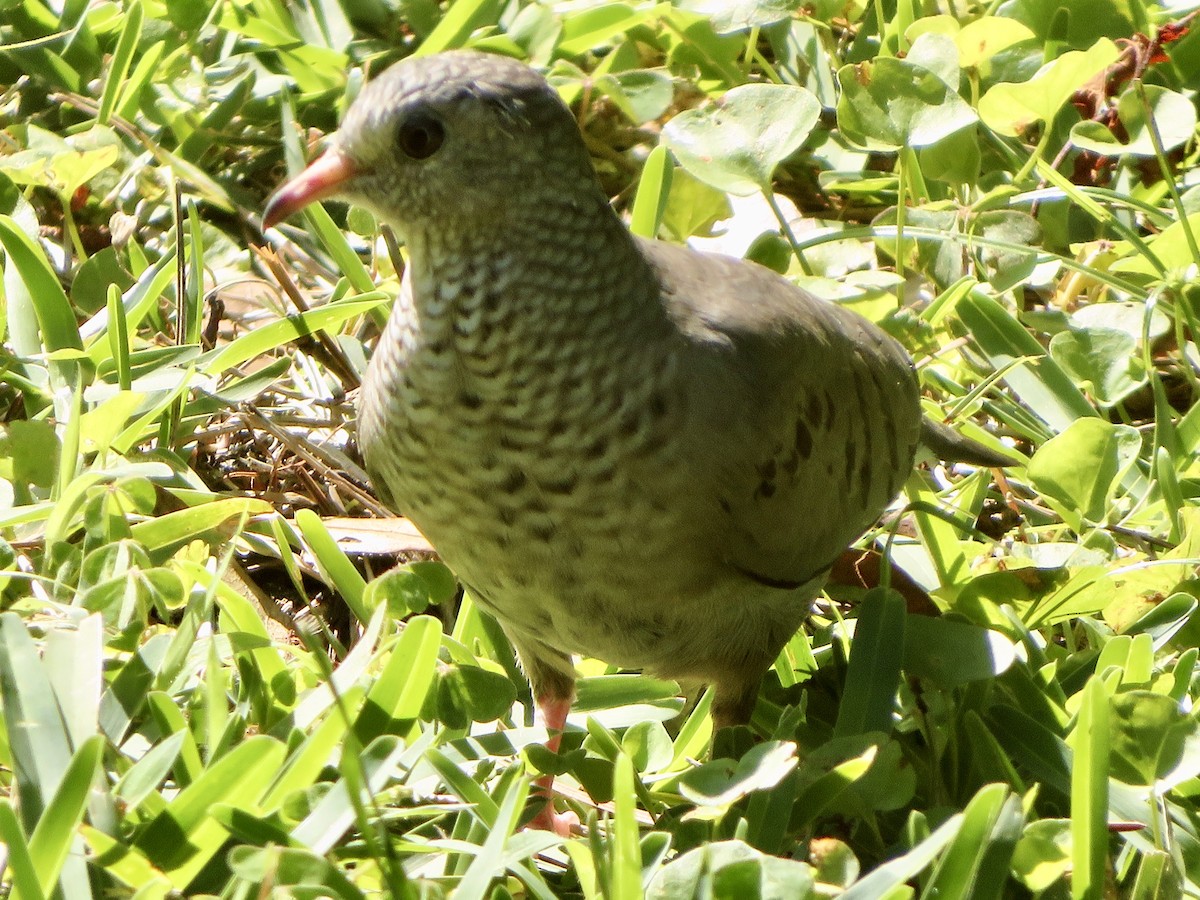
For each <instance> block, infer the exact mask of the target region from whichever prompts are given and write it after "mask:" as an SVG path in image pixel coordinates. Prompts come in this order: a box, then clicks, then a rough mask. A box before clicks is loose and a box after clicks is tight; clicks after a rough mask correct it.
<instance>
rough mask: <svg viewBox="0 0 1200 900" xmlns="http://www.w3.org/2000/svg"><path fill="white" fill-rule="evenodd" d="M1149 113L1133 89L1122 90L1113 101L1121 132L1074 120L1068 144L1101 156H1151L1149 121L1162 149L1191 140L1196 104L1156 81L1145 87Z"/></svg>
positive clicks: (1095, 123)
mask: <svg viewBox="0 0 1200 900" xmlns="http://www.w3.org/2000/svg"><path fill="white" fill-rule="evenodd" d="M1145 90H1146V100H1147V102H1148V104H1149V106H1150V116H1151V118H1149V119H1148V118H1147V117H1146V108H1145V107H1144V106H1143V105H1142V100H1141V98H1140V97H1139V96H1138V93H1137V91H1136V90H1134V89H1133V88H1130V89H1129V90H1127V91H1125V93H1123V94H1122V95H1121V98H1120V99H1119V100H1118V101H1117V117H1118V119H1120V123H1121V124H1120V127H1121V129H1122V130H1123V131H1124V134H1123V135H1120V136H1118V135H1116V134H1114V133H1113V131H1112V129H1111V128H1109V126H1107V125H1105V124H1103V123H1102V122H1093V121H1091V120H1088V121H1085V122H1077V123H1075V126H1074V127H1073V128H1072V129H1071V143H1073V144H1074V145H1075V146H1076V147H1080V148H1082V149H1084V150H1091V151H1092V152H1093V153H1100V154H1102V155H1104V156H1120V155H1122V154H1129V155H1131V156H1153V155H1154V141H1153V139H1152V138H1151V134H1150V123H1151V121H1153V123H1154V127H1155V128H1157V129H1158V137H1159V140H1161V141H1162V146H1163V150H1174V149H1175V148H1176V147H1178V146H1179V145H1180V144H1183V143H1184V142H1185V141H1188V140H1191V137H1192V135H1193V134H1195V132H1196V106H1195V104H1193V103H1192V101H1191V100H1189V99H1188V98H1187V97H1185V96H1184V95H1183V94H1179V93H1176V92H1175V91H1171V90H1167V88H1165V87H1160V86H1159V85H1156V84H1148V85H1146V86H1145Z"/></svg>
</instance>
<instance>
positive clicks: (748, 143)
mask: <svg viewBox="0 0 1200 900" xmlns="http://www.w3.org/2000/svg"><path fill="white" fill-rule="evenodd" d="M820 114H821V106H820V103H818V102H817V98H816V97H814V96H813V95H812V94H811V93H809V92H808V91H806V90H805V89H804V88H798V87H791V86H788V85H780V84H745V85H742V86H740V87H735V88H733V89H732V90H731V91H729V92H728V93H727V94H725V96H724V97H723V98H722V99H721V101H720V102H719V103H717V104H715V105H712V106H706V107H704V108H702V109H689V110H687V111H686V112H682V113H680V114H679V115H677V116H676V117H675V118H674V119H672V120H671V121H670V122H668V123H667V125H666V127H665V128H663V139H664V140H665V141H666V143H667V146H668V147H669V148H670V150H671V152H672V153H674V154H675V156H676V158H677V159H678V160H679V162H680V164H681V165H682V166H683V167H684V168H685V169H687V171H689V172H691V173H692V174H693V175H695V176H696V177H697V178H699V179H700V180H701V181H703V182H704V183H705V184H708V185H711V186H712V187H715V188H717V189H718V190H722V191H726V192H728V193H730V194H753V193H754V192H756V191H769V190H770V187H771V175H772V174H773V173H774V171H775V167H776V166H778V165H779V164H780V163H781V162H782V161H783V160H785V159H787V158H788V157H789V156H790V155H791V154H792V153H794V152H795V151H796V150H797V149H798V148H799V147H800V145H801V144H803V143H804V140H805V138H807V137H808V135H809V132H810V131H812V127H813V125H815V124H816V123H817V118H818V117H819V116H820Z"/></svg>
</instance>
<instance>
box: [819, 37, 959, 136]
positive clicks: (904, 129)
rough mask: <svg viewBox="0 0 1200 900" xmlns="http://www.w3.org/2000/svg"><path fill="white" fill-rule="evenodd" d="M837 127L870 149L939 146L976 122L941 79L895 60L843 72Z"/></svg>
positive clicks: (883, 59)
mask: <svg viewBox="0 0 1200 900" xmlns="http://www.w3.org/2000/svg"><path fill="white" fill-rule="evenodd" d="M837 77H838V83H839V84H840V85H841V86H842V94H841V97H840V98H839V99H838V125H839V126H840V128H841V130H842V133H843V134H844V135H845V136H846V137H847V138H849V139H850V140H852V141H854V142H855V143H857V144H859V145H861V146H864V147H867V148H869V149H879V150H898V149H900V148H901V147H926V146H929V145H930V144H935V143H937V142H938V141H940V140H942V139H943V138H945V137H947V136H948V135H951V134H953V133H954V132H956V131H959V130H961V129H963V128H966V127H967V126H969V125H971V124H973V123H974V122H975V121H976V120H977V118H978V117H977V116H976V114H975V111H974V110H973V109H971V107H970V106H968V105H967V104H966V102H965V101H963V99H962V98H961V97H959V96H958V93H957V91H956V90H955V89H954V88H951V87H950V86H949V85H947V84H946V82H945V81H944V80H942V78H941V76H939V75H938V74H936V73H934V72H931V71H930V70H929V69H926V68H924V67H923V66H919V65H915V64H913V63H911V62H908V61H907V60H903V59H896V58H894V57H880V58H878V59H875V60H873V61H868V62H861V63H855V64H852V65H847V66H843V67H842V68H841V69H839V70H838V73H837Z"/></svg>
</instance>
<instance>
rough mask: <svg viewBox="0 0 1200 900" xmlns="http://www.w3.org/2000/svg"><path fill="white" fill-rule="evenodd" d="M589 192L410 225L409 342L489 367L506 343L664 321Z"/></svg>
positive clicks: (613, 222) (517, 347) (620, 232)
mask: <svg viewBox="0 0 1200 900" xmlns="http://www.w3.org/2000/svg"><path fill="white" fill-rule="evenodd" d="M597 198H598V199H595V200H594V199H592V198H586V202H584V201H580V200H576V201H575V202H574V203H569V202H566V201H558V202H553V201H551V202H548V203H544V204H540V205H537V206H534V205H529V206H527V207H517V208H516V209H510V210H509V213H508V215H506V216H505V217H504V218H503V219H502V220H500V219H497V220H494V221H483V222H479V221H477V222H475V223H472V224H471V225H469V226H464V227H461V228H452V229H447V228H444V227H441V228H438V229H437V230H433V229H429V230H424V231H422V230H412V231H410V232H409V233H408V234H407V235H406V237H407V240H408V248H409V266H410V269H409V276H408V277H409V279H410V287H411V302H412V304H413V308H412V310H411V313H412V314H411V316H410V318H411V320H412V323H413V326H414V327H415V328H417V329H419V334H416V335H413V337H414V338H416V343H418V344H423V345H426V346H432V347H434V348H435V349H438V350H442V351H444V350H446V349H448V348H452V349H451V352H452V354H453V355H455V356H458V357H460V362H463V361H465V363H466V364H467V365H468V366H469V365H470V363H471V361H472V359H476V358H477V359H480V360H483V361H484V362H481V365H484V366H491V365H494V364H495V363H496V362H497V360H498V357H501V356H506V355H507V354H508V353H509V352H513V353H525V354H528V353H530V351H531V348H535V349H537V350H542V349H545V348H547V346H548V345H549V346H553V345H555V344H564V343H566V344H570V343H575V342H581V341H596V340H604V339H605V335H606V334H611V333H612V332H614V331H616V332H624V331H628V330H638V331H642V332H645V331H646V330H648V329H651V328H654V327H656V325H658V324H660V323H665V314H664V312H663V309H662V305H661V303H660V302H659V298H658V290H657V283H656V280H655V278H654V276H653V274H652V272H651V271H650V268H649V265H648V264H647V262H646V260H645V259H644V257H643V255H642V253H641V252H640V250H639V248H638V246H637V244H636V242H635V240H634V239H633V237H632V236H631V235H630V234H629V232H628V230H626V228H625V226H624V225H623V224H622V223H621V221H620V220H619V219H618V218H617V216H616V215H615V213H613V212H612V210H611V209H610V208H609V207H608V204H607V202H606V201H605V200H604V198H603V197H602V196H601V195H600V194H599V192H597ZM441 224H442V225H444V223H441ZM518 362H519V361H516V360H506V366H505V369H506V370H507V371H516V369H517V368H519V366H518V364H517V363H518Z"/></svg>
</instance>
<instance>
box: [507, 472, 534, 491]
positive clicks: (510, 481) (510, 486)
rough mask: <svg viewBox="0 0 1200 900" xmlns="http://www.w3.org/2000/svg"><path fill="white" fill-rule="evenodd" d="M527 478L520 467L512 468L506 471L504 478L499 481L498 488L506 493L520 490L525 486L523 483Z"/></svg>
mask: <svg viewBox="0 0 1200 900" xmlns="http://www.w3.org/2000/svg"><path fill="white" fill-rule="evenodd" d="M528 480H529V479H528V478H526V477H525V473H524V472H522V471H521V470H520V469H513V470H512V471H511V472H509V473H508V475H507V476H505V478H504V480H503V481H502V482H500V490H502V491H503V492H504V493H506V494H515V493H516V492H517V491H519V490H521V488H523V487H525V483H526V482H527V481H528Z"/></svg>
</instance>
